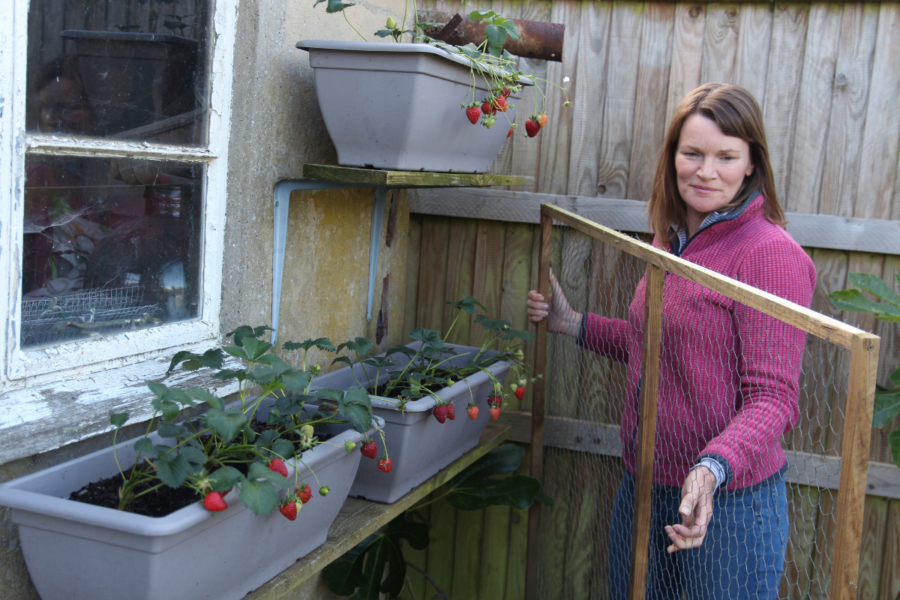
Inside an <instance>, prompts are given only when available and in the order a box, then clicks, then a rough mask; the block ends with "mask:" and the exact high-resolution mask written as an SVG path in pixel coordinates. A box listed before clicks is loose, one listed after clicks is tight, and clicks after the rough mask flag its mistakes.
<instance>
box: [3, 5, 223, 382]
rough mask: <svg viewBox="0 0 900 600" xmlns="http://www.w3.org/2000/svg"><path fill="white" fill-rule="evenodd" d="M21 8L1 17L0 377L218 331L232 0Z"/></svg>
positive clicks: (127, 359)
mask: <svg viewBox="0 0 900 600" xmlns="http://www.w3.org/2000/svg"><path fill="white" fill-rule="evenodd" d="M14 9H15V10H14V14H13V18H12V19H11V20H10V19H7V20H4V21H3V22H0V44H2V46H0V68H2V73H3V77H2V78H0V92H2V98H0V107H2V106H9V107H11V110H3V109H0V135H2V140H3V144H2V146H3V150H0V152H4V153H8V157H7V156H6V155H4V156H3V159H4V160H3V162H2V164H4V165H12V169H11V172H8V171H7V169H8V167H4V172H3V173H2V174H0V201H2V202H0V206H2V207H3V208H2V211H3V212H2V213H0V236H2V237H0V247H2V248H3V249H10V251H3V250H0V276H3V275H5V277H3V281H8V282H10V284H9V290H8V293H7V294H3V297H2V299H0V309H5V310H3V314H4V315H8V318H7V322H6V327H5V336H4V339H3V342H2V344H3V345H4V350H5V353H4V354H5V358H6V361H5V362H6V365H5V366H6V369H5V373H4V375H5V377H4V379H6V385H2V382H0V391H2V390H3V389H4V388H11V387H12V388H14V387H21V386H22V385H26V384H28V385H31V384H36V383H41V382H45V381H52V380H58V379H62V378H65V377H68V376H72V375H78V374H84V373H89V372H96V371H98V370H102V369H107V368H110V367H112V366H118V365H124V364H129V363H133V362H136V361H139V360H142V359H145V358H147V357H152V356H154V355H156V354H159V353H162V352H165V353H166V354H171V352H172V348H174V347H178V346H189V345H195V344H198V343H204V342H208V341H212V340H214V339H215V338H216V337H217V335H218V325H219V322H218V312H219V304H220V300H219V298H220V294H221V290H220V287H221V260H222V250H221V248H222V241H223V234H224V190H225V174H226V171H227V164H226V161H227V156H226V151H227V132H228V125H229V118H230V112H229V111H230V101H231V62H230V58H231V54H232V48H233V40H234V20H235V0H219V1H218V2H215V0H91V1H90V2H71V0H31V1H30V3H29V1H28V0H15V4H14ZM26 40H27V41H26ZM214 40H215V41H214ZM213 65H216V67H215V68H213ZM11 140H15V142H16V143H9V141H11ZM6 158H9V160H8V161H7V160H6ZM17 381H18V382H19V383H15V382H17Z"/></svg>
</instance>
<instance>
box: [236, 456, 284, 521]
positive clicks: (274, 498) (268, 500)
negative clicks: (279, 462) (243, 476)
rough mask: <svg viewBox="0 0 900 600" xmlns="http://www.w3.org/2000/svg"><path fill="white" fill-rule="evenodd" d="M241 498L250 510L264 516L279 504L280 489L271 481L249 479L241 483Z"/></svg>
mask: <svg viewBox="0 0 900 600" xmlns="http://www.w3.org/2000/svg"><path fill="white" fill-rule="evenodd" d="M254 464H256V463H254ZM263 468H265V467H263ZM276 475H277V473H276ZM240 499H241V503H242V504H243V505H244V506H246V507H247V508H248V509H249V510H250V512H252V513H253V514H254V515H256V516H258V517H262V516H264V515H267V514H269V513H270V512H272V511H273V510H274V509H275V507H276V506H277V505H278V490H276V489H275V486H274V485H272V482H270V481H254V480H253V479H247V480H246V481H244V482H242V483H241V495H240Z"/></svg>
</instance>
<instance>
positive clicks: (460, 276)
mask: <svg viewBox="0 0 900 600" xmlns="http://www.w3.org/2000/svg"><path fill="white" fill-rule="evenodd" d="M477 238H478V221H476V220H474V219H452V220H451V221H450V243H449V245H448V250H447V293H446V295H445V296H444V298H443V307H442V308H443V311H444V316H443V320H442V324H443V327H441V332H442V333H444V334H446V333H447V332H448V331H449V330H450V325H451V324H453V323H454V320H456V324H455V325H453V330H452V331H451V332H450V336H449V337H447V339H446V341H448V342H451V343H453V344H466V345H468V343H469V337H470V332H471V330H472V317H471V315H469V314H468V313H465V312H461V311H459V310H457V309H456V308H454V307H453V306H451V305H450V304H446V303H447V302H456V301H457V300H462V299H463V298H465V297H466V296H470V295H472V292H473V285H474V284H473V281H474V277H475V273H474V271H475V262H476V256H475V247H476V243H475V242H476V240H477ZM478 299H479V300H481V299H480V298H478ZM457 317H458V318H457Z"/></svg>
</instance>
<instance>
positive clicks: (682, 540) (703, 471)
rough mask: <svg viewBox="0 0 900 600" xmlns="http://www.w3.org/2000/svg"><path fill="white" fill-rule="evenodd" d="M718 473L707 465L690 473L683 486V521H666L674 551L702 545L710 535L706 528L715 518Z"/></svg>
mask: <svg viewBox="0 0 900 600" xmlns="http://www.w3.org/2000/svg"><path fill="white" fill-rule="evenodd" d="M715 490H716V476H715V475H713V472H712V471H710V470H709V469H708V468H706V467H697V468H696V469H692V470H691V472H690V473H688V476H687V478H686V479H685V480H684V485H683V486H681V506H679V508H678V513H679V514H680V515H681V525H666V535H668V536H669V539H670V540H671V541H672V544H671V545H670V546H669V547H668V548H666V551H667V552H668V553H669V554H671V553H673V552H677V551H678V550H687V549H689V548H699V547H700V545H701V544H702V543H703V539H704V538H705V537H706V528H707V526H709V522H710V520H712V514H713V492H715Z"/></svg>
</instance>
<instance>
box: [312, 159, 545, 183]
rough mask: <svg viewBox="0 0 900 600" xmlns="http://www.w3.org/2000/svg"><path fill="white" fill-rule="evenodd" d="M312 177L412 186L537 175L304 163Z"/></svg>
mask: <svg viewBox="0 0 900 600" xmlns="http://www.w3.org/2000/svg"><path fill="white" fill-rule="evenodd" d="M303 176H304V177H306V178H308V179H317V180H319V181H329V182H333V183H346V184H349V185H383V186H389V187H398V188H411V187H486V186H491V185H506V186H510V185H511V186H524V187H530V186H532V185H534V177H525V176H521V175H496V174H494V173H424V172H422V171H381V170H378V169H357V168H352V167H338V166H333V165H310V164H306V165H303Z"/></svg>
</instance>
